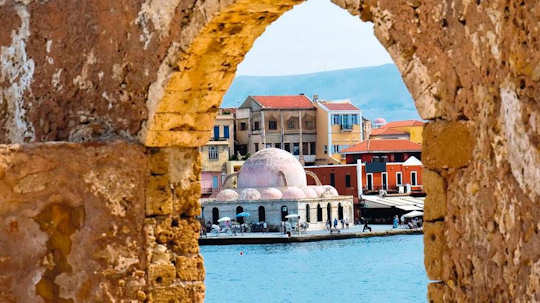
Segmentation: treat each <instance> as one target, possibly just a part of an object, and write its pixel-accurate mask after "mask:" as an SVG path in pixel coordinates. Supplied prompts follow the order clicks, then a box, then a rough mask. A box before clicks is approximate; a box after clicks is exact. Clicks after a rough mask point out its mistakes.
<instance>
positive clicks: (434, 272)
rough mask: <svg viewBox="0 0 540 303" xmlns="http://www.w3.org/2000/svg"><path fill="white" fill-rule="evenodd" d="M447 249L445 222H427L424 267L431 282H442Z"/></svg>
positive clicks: (425, 226)
mask: <svg viewBox="0 0 540 303" xmlns="http://www.w3.org/2000/svg"><path fill="white" fill-rule="evenodd" d="M445 247H446V244H445V239H444V222H425V223H424V265H425V266H426V272H427V275H428V277H429V279H431V280H442V272H443V252H444V249H445Z"/></svg>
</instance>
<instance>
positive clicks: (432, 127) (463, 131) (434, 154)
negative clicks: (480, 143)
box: [422, 121, 476, 169]
mask: <svg viewBox="0 0 540 303" xmlns="http://www.w3.org/2000/svg"><path fill="white" fill-rule="evenodd" d="M423 138H424V142H423V145H422V163H424V166H425V167H427V168H431V169H445V168H460V167H465V166H467V165H468V164H469V162H470V160H471V159H472V153H473V150H474V146H475V143H476V140H475V138H474V137H473V132H472V130H471V127H470V126H469V124H468V123H466V122H447V121H434V122H429V123H428V124H427V125H426V126H425V127H424V132H423Z"/></svg>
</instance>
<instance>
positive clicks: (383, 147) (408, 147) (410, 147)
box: [342, 139, 422, 154]
mask: <svg viewBox="0 0 540 303" xmlns="http://www.w3.org/2000/svg"><path fill="white" fill-rule="evenodd" d="M421 150H422V145H420V144H417V143H414V142H411V141H409V140H403V139H389V140H366V141H363V142H360V143H358V144H355V145H353V146H351V147H349V148H347V149H344V150H343V151H342V153H348V154H355V153H359V154H365V153H373V152H397V151H415V152H419V151H421Z"/></svg>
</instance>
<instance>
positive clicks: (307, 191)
mask: <svg viewBox="0 0 540 303" xmlns="http://www.w3.org/2000/svg"><path fill="white" fill-rule="evenodd" d="M302 190H303V191H304V194H305V195H306V198H309V199H314V198H318V197H319V195H318V194H317V192H316V191H315V190H314V189H313V188H312V187H309V186H308V187H304V188H302Z"/></svg>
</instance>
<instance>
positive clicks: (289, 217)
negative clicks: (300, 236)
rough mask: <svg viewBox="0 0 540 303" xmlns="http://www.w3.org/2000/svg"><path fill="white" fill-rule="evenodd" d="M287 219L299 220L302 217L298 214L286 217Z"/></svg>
mask: <svg viewBox="0 0 540 303" xmlns="http://www.w3.org/2000/svg"><path fill="white" fill-rule="evenodd" d="M285 218H287V219H293V218H294V219H299V218H300V216H299V215H298V214H290V215H286V216H285Z"/></svg>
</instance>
